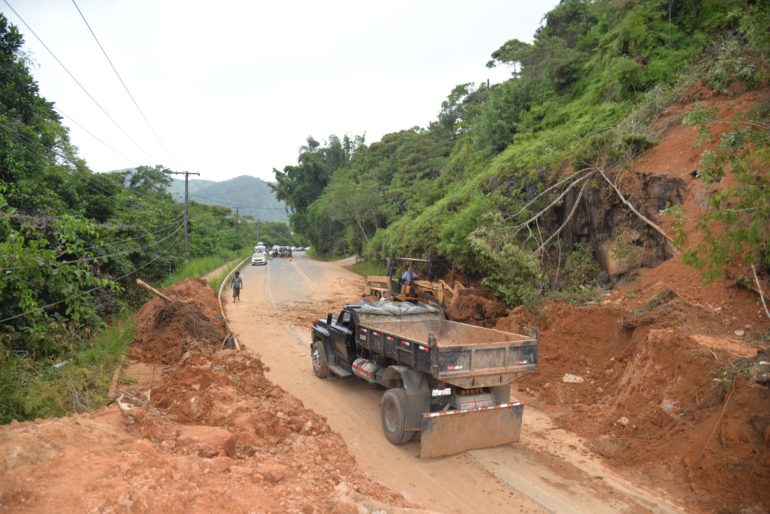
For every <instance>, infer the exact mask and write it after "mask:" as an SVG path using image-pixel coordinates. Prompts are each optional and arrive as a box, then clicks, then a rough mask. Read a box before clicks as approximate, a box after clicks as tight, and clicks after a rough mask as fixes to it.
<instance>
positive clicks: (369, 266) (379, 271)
mask: <svg viewBox="0 0 770 514" xmlns="http://www.w3.org/2000/svg"><path fill="white" fill-rule="evenodd" d="M350 271H352V272H353V273H358V274H359V275H361V276H362V277H366V276H369V275H384V274H385V271H386V270H385V266H383V265H382V264H379V263H376V262H372V261H361V262H357V263H355V264H353V265H352V266H351V267H350Z"/></svg>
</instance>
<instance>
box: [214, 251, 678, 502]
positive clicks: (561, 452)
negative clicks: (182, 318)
mask: <svg viewBox="0 0 770 514" xmlns="http://www.w3.org/2000/svg"><path fill="white" fill-rule="evenodd" d="M242 276H243V278H244V283H245V289H244V291H243V292H242V301H241V302H239V303H235V304H233V303H228V305H227V307H226V311H227V317H228V319H229V321H230V323H231V324H232V327H233V330H234V331H235V332H236V334H237V335H238V337H239V341H240V343H241V344H242V345H243V346H244V347H245V348H247V349H248V350H249V351H250V352H253V353H256V354H258V355H259V356H260V358H261V359H262V361H264V362H265V364H266V365H267V366H268V367H269V368H270V371H269V372H268V374H267V377H268V378H269V379H270V380H272V381H273V382H275V383H276V384H278V385H280V386H281V387H283V388H285V389H286V390H287V391H288V392H289V393H291V394H292V395H293V396H295V397H297V398H299V399H300V400H301V401H302V402H303V403H304V405H305V406H306V407H307V408H309V409H312V410H313V411H314V412H316V413H318V414H319V415H321V416H323V417H324V418H325V419H326V420H327V422H328V423H329V426H330V427H331V428H332V430H334V431H336V432H339V433H340V434H341V435H342V437H343V439H344V440H345V442H346V444H347V446H348V448H349V450H350V452H351V453H352V455H353V456H354V457H355V458H356V460H357V461H358V463H359V464H360V466H361V467H362V468H363V470H364V471H365V472H366V473H367V474H368V475H369V476H370V477H371V478H372V479H374V480H376V481H378V482H381V483H383V484H385V485H387V486H388V487H390V488H392V489H394V490H396V491H398V492H400V493H401V494H403V495H404V497H405V499H406V500H407V501H408V502H411V503H415V504H420V505H422V506H424V507H428V508H431V509H435V510H437V511H441V512H585V513H602V512H607V513H609V512H677V511H682V509H681V508H680V507H677V506H676V505H675V502H674V501H673V500H672V499H671V498H668V497H666V495H665V493H663V492H661V491H653V490H651V489H648V488H644V487H641V486H639V485H637V484H635V483H634V482H632V481H631V480H629V479H628V478H626V477H623V476H621V475H620V474H618V473H617V472H616V471H613V470H612V469H610V468H609V467H607V466H606V465H604V464H603V463H602V462H601V460H600V459H599V458H598V457H596V454H595V453H594V452H592V451H590V450H589V449H588V448H587V445H586V444H585V443H584V442H583V441H582V440H581V439H580V438H579V437H578V436H576V435H574V434H572V433H569V432H567V431H565V430H563V429H561V428H559V427H558V426H557V425H555V424H554V423H553V421H552V420H551V419H550V418H549V417H548V416H547V415H546V414H545V413H543V412H542V411H540V410H539V409H537V408H535V407H533V406H532V405H528V406H527V407H526V408H525V414H524V420H525V421H524V428H523V431H522V441H521V443H519V444H516V445H509V446H504V447H499V448H494V449H488V450H476V451H470V452H465V453H463V454H461V455H458V456H454V457H446V458H439V459H429V460H424V459H420V458H419V457H418V456H417V454H418V449H419V443H409V444H407V445H404V446H394V445H392V444H390V443H389V442H388V441H387V440H386V439H385V437H384V436H383V434H382V430H381V428H380V420H379V401H380V397H381V396H382V393H383V391H382V389H380V388H378V387H375V386H370V385H368V384H366V383H364V382H363V381H361V380H357V379H355V378H348V379H334V378H330V379H327V380H320V379H318V378H316V377H315V375H314V374H313V371H312V367H311V363H310V354H309V343H310V336H309V332H310V324H311V322H312V320H313V319H316V318H319V317H324V316H325V315H326V313H327V312H334V311H337V310H338V309H339V307H340V306H341V305H342V304H344V303H346V302H355V301H357V300H358V297H359V295H360V292H361V291H362V289H363V281H362V279H361V278H360V277H358V276H357V275H355V274H353V273H351V272H349V271H347V270H346V269H345V268H343V267H341V266H339V265H337V264H334V263H323V262H318V261H314V260H312V259H310V258H307V257H306V256H304V255H298V256H297V257H296V258H295V259H294V260H293V262H289V261H288V260H286V259H273V260H272V261H271V262H270V263H269V264H268V265H267V266H263V267H246V268H244V269H243V270H242ZM525 400H526V398H525Z"/></svg>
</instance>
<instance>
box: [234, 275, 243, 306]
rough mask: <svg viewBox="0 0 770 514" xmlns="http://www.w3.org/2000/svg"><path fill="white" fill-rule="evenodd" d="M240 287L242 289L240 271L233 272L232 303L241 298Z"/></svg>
mask: <svg viewBox="0 0 770 514" xmlns="http://www.w3.org/2000/svg"><path fill="white" fill-rule="evenodd" d="M241 289H243V279H242V278H241V272H240V271H236V272H235V278H233V303H235V302H237V301H239V300H240V299H241Z"/></svg>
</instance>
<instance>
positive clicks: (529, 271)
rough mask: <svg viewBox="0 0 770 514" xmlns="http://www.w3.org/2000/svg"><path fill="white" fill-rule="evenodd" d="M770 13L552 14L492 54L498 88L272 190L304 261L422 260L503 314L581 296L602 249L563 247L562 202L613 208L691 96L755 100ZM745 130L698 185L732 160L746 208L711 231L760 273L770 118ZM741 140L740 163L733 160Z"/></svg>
mask: <svg viewBox="0 0 770 514" xmlns="http://www.w3.org/2000/svg"><path fill="white" fill-rule="evenodd" d="M769 13H770V3H768V2H767V1H745V0H744V1H739V0H724V1H714V0H686V1H677V0H672V1H665V0H642V1H626V0H594V1H589V0H563V1H562V2H561V3H560V4H559V5H558V6H557V7H556V8H554V9H553V10H552V11H550V12H549V13H548V14H547V15H546V16H545V23H544V25H543V26H542V27H541V28H539V29H538V30H537V32H536V33H535V35H534V41H533V43H532V44H528V43H524V42H521V41H518V40H511V41H508V42H506V43H505V44H503V45H502V46H501V47H500V48H499V49H497V50H495V51H494V52H493V53H492V55H491V60H490V61H489V63H488V66H490V67H494V66H508V67H509V68H510V69H511V70H512V76H511V78H510V79H509V80H507V81H506V82H504V83H501V84H496V85H492V86H491V87H487V85H486V84H484V83H482V84H481V85H478V86H477V85H474V84H472V83H467V84H461V85H458V86H457V87H455V88H454V89H453V90H452V91H451V92H450V94H449V96H448V97H447V99H446V100H445V101H444V102H443V103H442V104H441V109H440V111H439V113H438V115H437V118H436V119H435V120H434V121H433V122H431V123H430V124H429V125H428V126H427V127H413V128H410V129H406V130H402V131H400V132H397V133H393V134H388V135H386V136H384V137H383V138H382V139H381V140H380V141H377V142H374V143H371V144H366V143H365V142H364V141H363V139H362V138H352V139H351V138H348V137H345V138H343V139H340V138H338V137H336V136H331V137H329V139H328V141H326V142H325V143H323V144H321V143H319V142H318V141H316V140H314V139H313V138H309V139H308V141H307V144H306V145H304V146H302V147H301V148H300V156H299V160H298V162H297V164H296V165H289V166H286V167H285V168H284V169H283V170H274V172H275V175H276V179H277V183H276V184H275V185H274V186H273V187H274V189H275V191H276V193H277V196H278V198H279V199H281V200H284V201H285V202H286V203H287V204H288V205H289V206H290V207H291V208H292V211H293V212H292V214H291V223H292V225H293V227H294V228H295V230H296V231H298V232H299V233H300V234H303V235H304V236H306V237H307V238H308V240H309V241H310V243H311V244H312V245H313V247H314V248H315V249H316V251H319V252H322V253H329V254H349V253H359V254H362V255H364V256H365V257H366V258H367V259H369V260H372V261H376V262H382V261H384V258H385V256H386V255H389V256H399V255H408V256H412V257H423V258H428V259H430V260H431V262H432V264H433V269H434V270H439V272H440V271H441V270H443V271H447V270H450V269H456V270H458V271H460V272H462V273H463V274H464V275H465V277H466V278H468V279H471V280H474V281H479V282H481V283H483V284H484V285H486V286H488V287H490V288H491V289H492V290H493V291H494V292H495V293H496V294H497V296H498V298H499V299H501V300H503V301H505V302H506V303H508V304H509V305H513V304H520V303H524V304H527V305H529V306H536V305H537V304H538V303H539V302H540V301H542V299H543V298H544V296H546V295H548V294H552V295H553V294H556V295H564V294H565V293H568V296H569V294H571V295H572V296H571V297H573V298H574V297H579V298H578V299H583V300H585V299H588V298H589V297H590V294H584V293H583V292H584V291H586V290H587V289H590V287H591V286H592V285H595V284H597V282H598V281H600V280H601V279H602V273H601V269H600V268H599V266H598V263H597V262H596V260H595V258H596V254H595V246H594V245H595V244H597V243H598V242H597V241H592V240H590V238H587V237H585V236H582V237H570V238H566V237H562V236H563V233H560V231H561V230H562V228H563V227H564V225H566V224H567V222H568V221H569V219H570V217H571V215H572V214H571V213H573V214H574V209H571V211H567V209H566V206H567V200H568V199H569V201H570V203H571V205H575V206H576V205H577V204H579V203H580V201H581V198H587V197H588V196H589V195H592V198H599V197H613V195H615V193H614V192H613V191H612V190H611V189H610V187H609V186H608V182H609V179H607V173H609V172H610V170H613V169H618V168H616V167H617V166H618V165H622V164H623V163H627V162H629V161H630V160H631V159H632V158H633V157H634V156H636V155H638V154H639V153H641V152H642V151H644V150H646V149H648V148H650V147H651V146H654V145H655V144H656V141H655V140H654V138H653V137H652V131H651V129H650V126H651V125H652V123H653V122H654V121H655V120H656V118H657V117H658V116H659V115H660V113H662V112H663V110H664V109H665V108H666V107H668V106H669V105H671V104H672V103H674V102H676V101H677V99H678V98H679V97H680V96H681V94H682V92H683V91H684V90H685V88H686V87H687V86H688V85H690V84H695V83H703V84H706V85H708V86H709V87H712V88H715V89H717V90H720V91H727V90H728V89H729V88H730V86H731V85H732V84H735V83H740V84H741V85H742V87H744V88H748V89H751V88H758V87H764V86H765V85H766V84H767V79H768V58H769V53H768V50H769V49H770V42H769V41H768V38H769V37H768V27H770V15H769ZM754 121H755V124H754V125H747V126H746V127H744V129H743V130H742V132H737V133H735V134H734V135H733V136H732V137H733V138H732V139H728V140H727V141H725V142H724V143H723V145H721V148H722V149H723V151H722V152H721V155H719V156H712V157H713V159H712V160H711V161H710V162H711V163H712V164H713V166H714V167H715V168H717V170H722V171H721V172H720V171H715V172H714V173H712V174H711V175H709V176H715V177H717V178H719V177H721V176H723V175H724V171H723V170H724V166H726V165H735V164H736V163H737V162H738V161H740V162H741V163H742V166H743V169H745V173H744V175H743V176H744V178H745V181H744V183H745V186H746V187H745V188H744V189H742V190H741V192H734V194H736V195H739V196H740V197H741V198H742V199H743V201H744V204H743V205H744V207H746V209H744V210H742V211H741V214H740V215H738V214H735V213H733V214H732V216H722V217H721V218H720V219H721V221H723V222H727V223H732V226H733V227H735V230H733V231H728V232H727V236H724V237H728V238H731V239H730V240H731V241H732V242H733V243H734V245H733V246H732V247H731V248H733V249H734V248H735V247H736V246H735V245H737V246H738V247H740V245H741V244H748V245H749V246H751V248H752V252H753V255H754V257H755V258H756V260H755V262H757V263H759V264H760V265H761V267H763V268H764V269H768V268H770V251H768V250H770V247H769V246H768V241H769V240H770V235H769V234H768V232H767V227H768V226H770V212H768V209H767V206H766V205H764V204H762V208H761V209H760V208H756V209H755V208H754V207H755V206H756V205H755V204H756V202H764V203H766V201H767V198H769V197H770V196H769V195H768V194H767V182H768V176H767V167H766V165H765V166H764V168H763V169H764V171H762V172H761V173H759V174H758V173H757V171H758V170H759V169H760V168H758V167H757V165H758V162H764V163H765V164H766V162H767V148H768V138H767V133H768V131H767V130H762V128H764V129H766V128H767V126H768V125H767V121H768V113H767V112H761V113H757V114H756V119H755V120H754ZM749 140H751V145H752V147H751V148H752V150H751V151H750V152H748V151H746V148H745V147H744V148H741V144H742V143H743V142H745V141H749ZM752 155H753V156H760V160H759V161H757V160H756V159H754V160H752V159H753V158H752V157H751V156H752ZM614 167H615V168H614ZM720 173H721V175H720ZM605 179H607V180H605ZM725 195H728V196H729V193H725ZM762 198H764V200H760V199H762ZM584 201H587V200H584ZM724 201H727V200H724ZM614 202H615V203H616V204H619V203H620V200H619V199H618V198H615V200H614ZM746 202H748V204H746ZM716 207H717V206H716V205H715V206H714V208H716ZM712 212H716V211H712ZM714 215H715V216H716V214H714ZM629 217H630V218H633V219H634V220H635V222H636V224H637V225H638V226H639V227H640V230H644V231H645V232H646V233H649V234H651V236H650V237H658V238H660V237H661V236H660V235H659V234H656V233H655V231H654V230H653V229H652V228H651V227H650V226H646V225H645V224H644V223H642V222H641V221H640V220H639V219H637V218H636V217H635V216H634V215H633V214H630V216H629ZM746 226H748V227H754V228H753V229H749V230H746V229H744V228H743V227H746ZM660 242H661V244H663V243H664V242H665V241H663V240H662V239H661V241H660ZM722 242H724V241H722ZM719 248H720V242H718V241H717V240H716V239H714V240H713V241H712V244H710V245H709V244H707V245H705V246H704V247H702V248H701V249H700V250H699V251H697V252H695V253H694V254H693V255H692V256H691V259H690V260H691V262H693V263H696V264H699V265H702V266H708V263H709V262H710V263H712V264H715V265H722V264H724V263H725V262H727V261H729V255H730V252H729V251H726V250H720V249H719ZM567 256H568V257H567ZM604 279H605V280H606V277H604Z"/></svg>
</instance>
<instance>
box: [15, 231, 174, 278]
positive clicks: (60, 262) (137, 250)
mask: <svg viewBox="0 0 770 514" xmlns="http://www.w3.org/2000/svg"><path fill="white" fill-rule="evenodd" d="M178 222H179V218H177V219H176V220H175V221H174V223H170V224H169V225H166V226H165V227H163V228H161V229H159V230H156V231H154V232H149V233H147V234H144V235H141V236H137V237H133V238H130V239H124V240H123V241H119V242H116V243H108V244H104V245H95V246H90V247H88V248H84V249H83V251H86V250H90V249H94V248H108V247H111V246H117V244H118V243H124V242H128V241H134V240H137V239H143V238H145V237H147V236H149V235H152V234H157V233H159V232H163V231H164V230H168V228H169V227H170V226H177V229H176V230H175V231H174V232H173V233H171V234H169V235H168V236H166V237H164V238H162V239H158V240H157V241H155V242H153V243H151V244H148V245H146V246H143V247H140V248H130V249H127V250H122V251H119V252H114V253H111V254H106V255H97V256H94V257H85V258H82V259H74V260H71V261H57V262H55V263H52V264H53V265H55V266H59V265H62V264H80V263H85V262H92V261H96V260H99V259H108V258H110V257H117V256H119V255H126V254H131V253H135V252H140V251H142V250H147V249H149V248H152V247H154V246H157V245H159V244H160V243H162V242H163V241H165V240H167V239H168V238H169V237H171V236H173V235H174V234H176V233H177V232H179V231H180V230H181V229H183V228H184V223H181V224H179V225H176V223H178ZM62 255H64V253H63V252H62V253H59V254H58V255H56V256H55V257H54V258H59V257H61V256H62ZM44 266H46V263H45V262H39V263H38V264H26V265H23V266H13V267H9V268H0V272H5V273H7V272H9V271H14V270H19V269H31V268H40V267H44Z"/></svg>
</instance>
